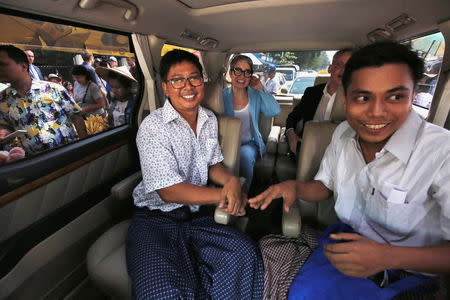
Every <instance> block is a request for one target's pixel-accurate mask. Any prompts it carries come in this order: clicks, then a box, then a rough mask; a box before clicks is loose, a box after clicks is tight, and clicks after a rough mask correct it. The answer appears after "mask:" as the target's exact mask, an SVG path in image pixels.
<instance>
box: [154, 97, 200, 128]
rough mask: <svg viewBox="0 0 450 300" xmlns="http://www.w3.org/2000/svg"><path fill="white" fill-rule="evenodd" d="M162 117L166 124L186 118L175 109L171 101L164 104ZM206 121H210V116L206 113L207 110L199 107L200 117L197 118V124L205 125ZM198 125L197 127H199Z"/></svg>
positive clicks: (167, 100)
mask: <svg viewBox="0 0 450 300" xmlns="http://www.w3.org/2000/svg"><path fill="white" fill-rule="evenodd" d="M162 110H163V111H162V115H163V120H164V123H166V124H167V123H170V122H171V121H173V120H175V119H183V120H184V118H183V117H182V116H181V115H180V114H179V113H178V112H177V111H176V110H175V108H173V106H172V103H170V101H169V99H166V102H165V103H164V106H163V108H162ZM206 119H208V114H207V113H206V111H205V109H204V108H203V107H202V106H201V105H199V107H198V117H197V124H198V125H203V123H205V121H206ZM198 125H197V126H198Z"/></svg>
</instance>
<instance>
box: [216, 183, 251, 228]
mask: <svg viewBox="0 0 450 300" xmlns="http://www.w3.org/2000/svg"><path fill="white" fill-rule="evenodd" d="M239 180H240V181H241V188H243V187H244V185H245V178H244V177H239ZM235 218H237V217H235V216H232V215H230V214H228V213H226V212H224V211H223V210H221V209H220V208H219V206H217V207H216V210H215V211H214V221H216V223H219V224H223V225H228V224H230V223H231V221H232V219H235Z"/></svg>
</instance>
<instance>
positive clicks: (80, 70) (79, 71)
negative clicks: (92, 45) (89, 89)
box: [72, 65, 91, 81]
mask: <svg viewBox="0 0 450 300" xmlns="http://www.w3.org/2000/svg"><path fill="white" fill-rule="evenodd" d="M72 75H82V76H85V77H86V80H88V81H89V80H91V73H89V71H88V69H86V68H85V67H84V66H82V65H77V66H75V67H73V68H72Z"/></svg>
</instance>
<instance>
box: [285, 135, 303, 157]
mask: <svg viewBox="0 0 450 300" xmlns="http://www.w3.org/2000/svg"><path fill="white" fill-rule="evenodd" d="M286 136H287V138H288V143H289V150H291V152H292V153H294V154H297V143H298V142H301V141H302V139H301V138H299V137H298V136H297V134H296V133H295V132H294V130H289V131H288V132H287V133H286Z"/></svg>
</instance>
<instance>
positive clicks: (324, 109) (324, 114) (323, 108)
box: [313, 83, 336, 121]
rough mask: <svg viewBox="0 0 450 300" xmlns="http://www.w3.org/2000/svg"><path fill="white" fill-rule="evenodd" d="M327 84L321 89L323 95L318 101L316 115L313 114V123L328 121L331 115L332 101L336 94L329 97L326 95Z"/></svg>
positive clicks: (328, 94)
mask: <svg viewBox="0 0 450 300" xmlns="http://www.w3.org/2000/svg"><path fill="white" fill-rule="evenodd" d="M327 88H328V83H327V84H326V85H325V88H324V89H323V95H322V98H321V99H320V102H319V105H317V109H316V113H315V114H314V118H313V120H314V121H329V120H330V115H331V109H332V108H333V104H334V99H335V98H336V93H334V94H333V95H330V93H328V90H327Z"/></svg>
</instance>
